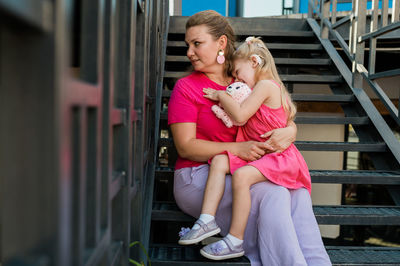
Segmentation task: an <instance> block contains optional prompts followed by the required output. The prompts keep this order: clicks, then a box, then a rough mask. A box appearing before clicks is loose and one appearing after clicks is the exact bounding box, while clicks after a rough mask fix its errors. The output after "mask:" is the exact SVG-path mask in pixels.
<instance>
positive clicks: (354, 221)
mask: <svg viewBox="0 0 400 266" xmlns="http://www.w3.org/2000/svg"><path fill="white" fill-rule="evenodd" d="M186 20H187V17H171V18H170V21H169V32H168V39H167V43H166V55H165V68H164V69H165V72H164V77H163V86H162V87H163V91H162V101H161V108H160V109H161V113H160V123H159V130H160V132H159V133H160V136H159V142H158V149H159V157H158V160H157V165H156V173H155V182H154V194H153V195H154V197H153V210H152V215H151V218H152V225H151V239H150V257H151V261H152V264H153V265H250V263H249V262H248V260H247V259H246V258H240V259H235V260H230V261H223V262H213V261H210V260H207V259H205V258H203V257H202V256H201V255H200V254H199V249H200V246H191V247H183V246H178V245H177V240H178V234H177V233H178V232H179V230H180V228H181V227H182V226H190V225H191V224H192V223H193V221H194V218H192V217H190V216H188V215H186V214H184V213H182V212H181V211H180V210H179V208H178V207H177V206H176V204H175V203H174V198H173V192H172V187H173V171H174V163H175V159H176V156H177V154H176V151H175V149H174V147H173V141H172V136H171V133H170V131H169V130H168V127H167V110H168V107H167V105H168V100H169V96H170V94H171V90H172V89H173V85H174V82H175V81H176V78H179V77H182V76H184V75H185V71H186V69H187V68H188V67H189V65H190V62H189V61H188V59H187V58H186V56H185V55H186V45H185V43H184V33H185V22H186ZM231 23H232V25H233V27H234V29H235V33H236V35H237V38H238V41H243V40H244V39H245V38H246V37H247V36H261V37H262V40H263V41H264V42H265V43H266V44H267V47H268V48H269V49H270V50H271V52H272V54H273V56H274V58H275V62H276V64H277V67H278V70H279V73H280V75H281V78H282V80H283V82H284V83H285V84H286V86H287V87H288V88H289V90H292V92H293V94H292V97H293V99H294V101H295V102H297V104H298V105H299V106H301V105H302V104H303V103H306V104H309V103H325V104H319V105H318V106H325V107H326V108H327V111H326V112H324V115H321V114H320V113H321V112H320V111H319V115H316V114H315V112H313V110H301V112H299V114H298V115H297V117H296V120H295V122H296V123H297V124H319V125H320V124H339V125H351V126H352V128H354V131H355V132H356V134H357V136H358V139H359V142H349V141H347V140H345V141H342V142H322V141H296V143H295V144H296V146H297V147H298V149H299V150H300V151H336V152H348V151H358V152H364V153H367V154H368V155H369V157H370V158H371V160H372V162H373V164H374V167H375V169H376V170H369V169H365V170H341V169H338V170H311V177H312V181H313V183H330V184H373V185H375V184H376V185H385V186H386V187H387V188H388V189H389V190H390V191H392V196H393V197H394V198H396V193H398V192H396V191H395V189H394V188H396V185H397V186H398V185H400V172H399V171H398V170H399V169H400V167H399V158H396V156H395V151H396V149H399V143H398V142H396V143H393V142H392V140H393V139H394V136H388V135H387V133H382V132H383V131H382V130H385V129H382V128H384V127H387V125H386V124H384V125H380V124H379V123H378V122H379V121H383V119H381V117H380V115H379V113H378V112H377V111H376V109H375V110H374V109H372V108H370V107H369V103H368V102H367V104H366V103H365V102H364V100H363V99H364V98H363V97H364V95H363V94H362V92H360V91H359V90H358V89H355V88H353V87H352V84H351V80H349V75H351V71H350V70H349V65H348V64H347V63H345V62H344V61H343V60H342V59H341V57H340V55H339V54H338V52H337V51H336V49H335V47H333V46H332V44H330V42H329V40H328V41H324V40H322V39H321V38H320V37H318V36H317V34H316V32H318V31H319V25H318V24H317V23H316V22H315V20H313V19H308V20H307V19H278V18H251V19H250V18H231ZM327 42H329V43H327ZM296 84H309V85H310V88H313V86H316V85H319V84H325V86H327V88H329V90H330V91H329V93H320V92H316V93H307V94H305V93H297V92H296V90H295V89H293V88H294V85H296ZM309 106H312V104H311V105H309ZM332 106H336V109H337V110H340V111H339V112H330V111H329V110H332ZM300 109H301V108H300ZM379 117H380V118H379ZM377 121H378V122H377ZM385 134H386V135H385ZM393 145H397V146H396V147H393ZM397 197H398V195H397ZM395 202H396V201H395ZM397 204H400V203H399V202H397ZM314 212H315V215H316V218H317V221H318V223H319V224H331V225H400V206H397V205H395V204H393V206H364V205H357V206H354V205H340V206H314ZM326 248H327V250H328V254H329V255H330V257H331V260H332V263H333V264H334V265H395V264H397V265H399V264H400V248H393V247H371V246H369V247H353V246H327V247H326Z"/></svg>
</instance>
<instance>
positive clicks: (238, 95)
mask: <svg viewBox="0 0 400 266" xmlns="http://www.w3.org/2000/svg"><path fill="white" fill-rule="evenodd" d="M226 92H227V93H228V94H229V95H230V96H232V98H233V99H234V100H235V101H236V102H238V103H239V104H240V103H242V102H243V101H244V100H245V99H246V98H247V97H248V96H249V95H250V93H251V89H250V88H249V86H247V84H245V83H242V82H235V83H232V84H231V85H229V86H228V87H227V88H226ZM211 110H212V111H213V112H214V114H215V115H216V116H217V117H218V118H219V119H221V120H222V122H224V124H225V125H226V126H227V127H232V126H233V125H235V126H242V125H244V124H245V123H242V124H239V123H237V122H235V121H233V120H232V119H231V118H230V117H229V116H228V114H227V113H225V111H224V109H222V108H221V107H220V106H219V105H213V106H212V107H211Z"/></svg>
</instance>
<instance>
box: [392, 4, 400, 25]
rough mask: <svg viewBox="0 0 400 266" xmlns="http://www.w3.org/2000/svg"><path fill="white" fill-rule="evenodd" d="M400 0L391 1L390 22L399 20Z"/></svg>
mask: <svg viewBox="0 0 400 266" xmlns="http://www.w3.org/2000/svg"><path fill="white" fill-rule="evenodd" d="M399 12H400V0H393V1H392V23H395V22H397V21H399Z"/></svg>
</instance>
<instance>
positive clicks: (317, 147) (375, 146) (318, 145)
mask: <svg viewBox="0 0 400 266" xmlns="http://www.w3.org/2000/svg"><path fill="white" fill-rule="evenodd" d="M294 144H295V145H296V147H297V148H298V149H299V150H302V151H362V152H385V151H387V150H388V148H387V146H386V144H385V143H384V142H330V141H296V142H295V143H294ZM172 145H173V140H172V138H160V139H159V141H158V146H159V147H172Z"/></svg>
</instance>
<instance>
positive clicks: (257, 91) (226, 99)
mask: <svg viewBox="0 0 400 266" xmlns="http://www.w3.org/2000/svg"><path fill="white" fill-rule="evenodd" d="M273 86H275V85H272V84H271V83H270V82H269V81H266V80H261V81H259V82H257V84H256V86H255V87H254V89H253V91H252V92H251V94H250V95H249V97H247V99H246V100H244V101H243V102H242V103H241V104H239V103H237V102H236V101H235V100H234V99H233V98H232V97H231V96H230V95H229V94H227V93H226V92H225V91H216V90H213V89H204V90H203V91H204V92H205V93H206V94H205V95H204V97H206V98H209V99H211V100H217V101H219V102H220V104H221V105H222V107H223V108H224V111H225V112H226V113H227V114H228V115H229V116H230V117H231V118H232V119H233V120H235V121H236V122H238V123H244V122H246V121H247V120H248V119H249V118H250V117H251V116H252V115H254V114H255V113H256V112H257V110H258V109H259V108H260V107H261V105H262V104H263V103H264V102H265V101H266V100H267V99H268V97H270V95H271V91H273V90H276V89H277V88H274V87H273Z"/></svg>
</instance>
